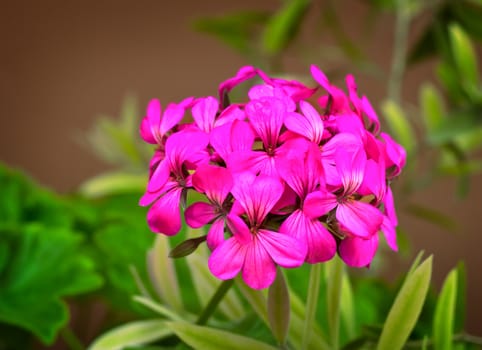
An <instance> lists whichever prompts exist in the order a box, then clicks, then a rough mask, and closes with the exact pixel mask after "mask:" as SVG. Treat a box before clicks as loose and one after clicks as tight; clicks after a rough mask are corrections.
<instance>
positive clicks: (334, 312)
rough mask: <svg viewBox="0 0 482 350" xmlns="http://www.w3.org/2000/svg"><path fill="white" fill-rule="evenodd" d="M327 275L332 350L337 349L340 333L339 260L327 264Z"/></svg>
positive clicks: (341, 265) (341, 272)
mask: <svg viewBox="0 0 482 350" xmlns="http://www.w3.org/2000/svg"><path fill="white" fill-rule="evenodd" d="M329 264H330V265H329V268H330V270H329V274H328V282H327V286H326V288H327V290H328V292H327V297H328V299H327V309H328V325H329V328H330V338H331V344H332V348H333V349H338V347H339V333H340V307H341V305H340V301H341V293H342V292H341V288H342V284H343V263H342V261H341V259H339V258H338V257H335V258H334V259H333V260H332V261H331V262H330V263H329Z"/></svg>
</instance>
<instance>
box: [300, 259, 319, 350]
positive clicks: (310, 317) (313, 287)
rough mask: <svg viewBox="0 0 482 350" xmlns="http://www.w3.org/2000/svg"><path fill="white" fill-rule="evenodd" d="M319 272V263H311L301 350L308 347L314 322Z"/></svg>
mask: <svg viewBox="0 0 482 350" xmlns="http://www.w3.org/2000/svg"><path fill="white" fill-rule="evenodd" d="M321 273H322V269H321V264H313V265H311V271H310V281H309V283H308V297H307V301H306V318H305V323H304V326H303V338H302V343H301V349H302V350H306V349H307V348H308V344H309V343H310V338H311V333H312V330H313V326H314V323H315V316H316V307H317V304H318V295H319V292H320V282H321Z"/></svg>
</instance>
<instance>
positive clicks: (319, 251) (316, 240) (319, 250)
mask: <svg viewBox="0 0 482 350" xmlns="http://www.w3.org/2000/svg"><path fill="white" fill-rule="evenodd" d="M279 230H280V232H284V233H287V234H289V235H290V236H292V237H294V238H295V239H296V240H297V241H303V242H305V244H306V246H307V249H308V250H307V254H306V259H305V260H306V262H308V263H310V264H315V263H319V262H323V261H328V260H330V259H331V258H333V256H334V255H335V254H336V241H335V239H334V238H333V236H332V235H331V234H330V233H329V232H328V230H327V229H326V228H325V227H324V226H323V224H322V223H321V222H319V221H318V220H314V219H310V218H309V217H307V216H306V215H305V214H304V213H303V212H302V211H301V210H296V211H294V212H293V213H292V214H291V215H290V216H289V217H287V218H286V220H285V221H284V222H283V223H282V224H281V226H280V229H279Z"/></svg>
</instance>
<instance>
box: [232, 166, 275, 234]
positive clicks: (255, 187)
mask: <svg viewBox="0 0 482 350" xmlns="http://www.w3.org/2000/svg"><path fill="white" fill-rule="evenodd" d="M283 189H284V185H283V184H282V183H281V182H280V180H278V179H277V178H276V177H272V176H266V175H259V176H257V177H255V178H253V175H252V174H251V173H241V174H238V175H237V176H236V178H235V185H234V187H233V189H232V191H231V193H232V194H233V196H234V198H236V199H237V200H238V201H239V202H240V204H241V206H242V207H243V208H244V210H245V211H246V214H247V216H248V219H249V221H250V223H251V224H253V226H254V224H261V223H262V222H263V220H264V218H265V217H266V215H268V213H269V212H270V211H271V209H272V208H273V207H274V205H275V204H276V202H278V200H279V199H280V198H281V195H282V194H283Z"/></svg>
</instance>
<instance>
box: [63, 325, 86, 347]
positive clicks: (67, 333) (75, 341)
mask: <svg viewBox="0 0 482 350" xmlns="http://www.w3.org/2000/svg"><path fill="white" fill-rule="evenodd" d="M60 336H61V337H62V339H63V341H64V342H65V344H67V346H68V348H69V349H70V350H84V349H85V347H84V345H83V344H82V343H81V342H80V340H79V338H78V337H77V336H76V335H75V333H74V332H72V329H70V327H68V326H67V327H64V328H62V330H61V331H60Z"/></svg>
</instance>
